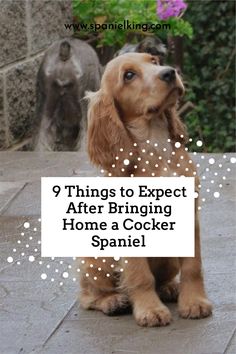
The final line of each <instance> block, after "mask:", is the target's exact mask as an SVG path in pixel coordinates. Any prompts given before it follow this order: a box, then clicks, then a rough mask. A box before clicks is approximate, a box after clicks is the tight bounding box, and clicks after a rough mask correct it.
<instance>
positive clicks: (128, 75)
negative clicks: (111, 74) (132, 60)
mask: <svg viewBox="0 0 236 354" xmlns="http://www.w3.org/2000/svg"><path fill="white" fill-rule="evenodd" d="M135 75H136V74H135V73H134V72H133V71H130V70H129V71H126V72H125V73H124V80H125V81H130V80H132V79H133V78H134V77H135Z"/></svg>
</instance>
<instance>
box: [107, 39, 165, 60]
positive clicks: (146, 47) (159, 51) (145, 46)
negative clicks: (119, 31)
mask: <svg viewBox="0 0 236 354" xmlns="http://www.w3.org/2000/svg"><path fill="white" fill-rule="evenodd" d="M129 52H136V53H149V54H152V55H154V56H157V57H158V58H159V61H160V64H163V62H164V58H165V56H166V55H167V49H166V47H165V45H164V44H163V43H162V41H161V40H160V39H159V38H158V37H154V36H148V37H145V38H144V39H143V40H142V41H141V42H139V43H138V44H129V43H126V44H125V45H124V46H123V47H122V48H121V49H120V50H118V51H117V52H116V53H115V55H114V57H117V56H118V55H122V54H125V53H129Z"/></svg>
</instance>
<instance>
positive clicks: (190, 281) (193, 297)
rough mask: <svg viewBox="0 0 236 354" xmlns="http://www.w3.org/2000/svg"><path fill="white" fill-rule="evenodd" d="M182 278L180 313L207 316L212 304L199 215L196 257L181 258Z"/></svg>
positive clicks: (184, 316) (190, 315)
mask: <svg viewBox="0 0 236 354" xmlns="http://www.w3.org/2000/svg"><path fill="white" fill-rule="evenodd" d="M180 264H181V280H180V293H179V301H178V302H179V304H178V307H179V314H180V316H181V317H183V318H202V317H207V316H209V315H210V314H211V312H212V305H211V303H210V302H209V300H208V299H207V296H206V293H205V290H204V283H203V275H202V270H201V250H200V227H199V220H198V215H197V214H196V219H195V257H193V258H182V259H180Z"/></svg>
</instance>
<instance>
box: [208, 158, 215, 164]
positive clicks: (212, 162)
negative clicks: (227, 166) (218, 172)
mask: <svg viewBox="0 0 236 354" xmlns="http://www.w3.org/2000/svg"><path fill="white" fill-rule="evenodd" d="M214 163H215V159H213V157H211V158H210V159H209V164H210V165H213V164H214Z"/></svg>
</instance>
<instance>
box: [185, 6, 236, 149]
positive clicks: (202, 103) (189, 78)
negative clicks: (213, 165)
mask: <svg viewBox="0 0 236 354" xmlns="http://www.w3.org/2000/svg"><path fill="white" fill-rule="evenodd" d="M234 7H235V3H234V2H233V1H229V2H227V1H197V2H195V1H194V2H190V3H189V7H188V10H187V11H186V14H185V18H186V19H187V20H188V21H189V22H190V23H191V24H192V26H193V30H194V36H193V39H192V40H191V41H190V40H186V41H185V48H184V68H183V71H184V74H185V75H184V76H185V80H186V82H187V83H188V90H187V95H186V99H187V100H188V99H189V100H191V101H192V102H193V103H194V104H195V105H196V108H195V109H194V110H193V111H192V112H191V113H189V114H188V115H187V116H186V124H187V126H188V131H189V135H190V136H191V137H193V138H194V140H197V139H198V138H199V137H200V138H202V139H203V141H204V145H205V147H206V150H207V151H208V152H220V151H235V109H234V94H235V75H234V73H235V71H234V63H235V45H234V43H235V37H234V36H235V26H234V23H235V21H234V19H235V17H234ZM192 148H193V149H196V145H195V146H194V147H193V146H192Z"/></svg>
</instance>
